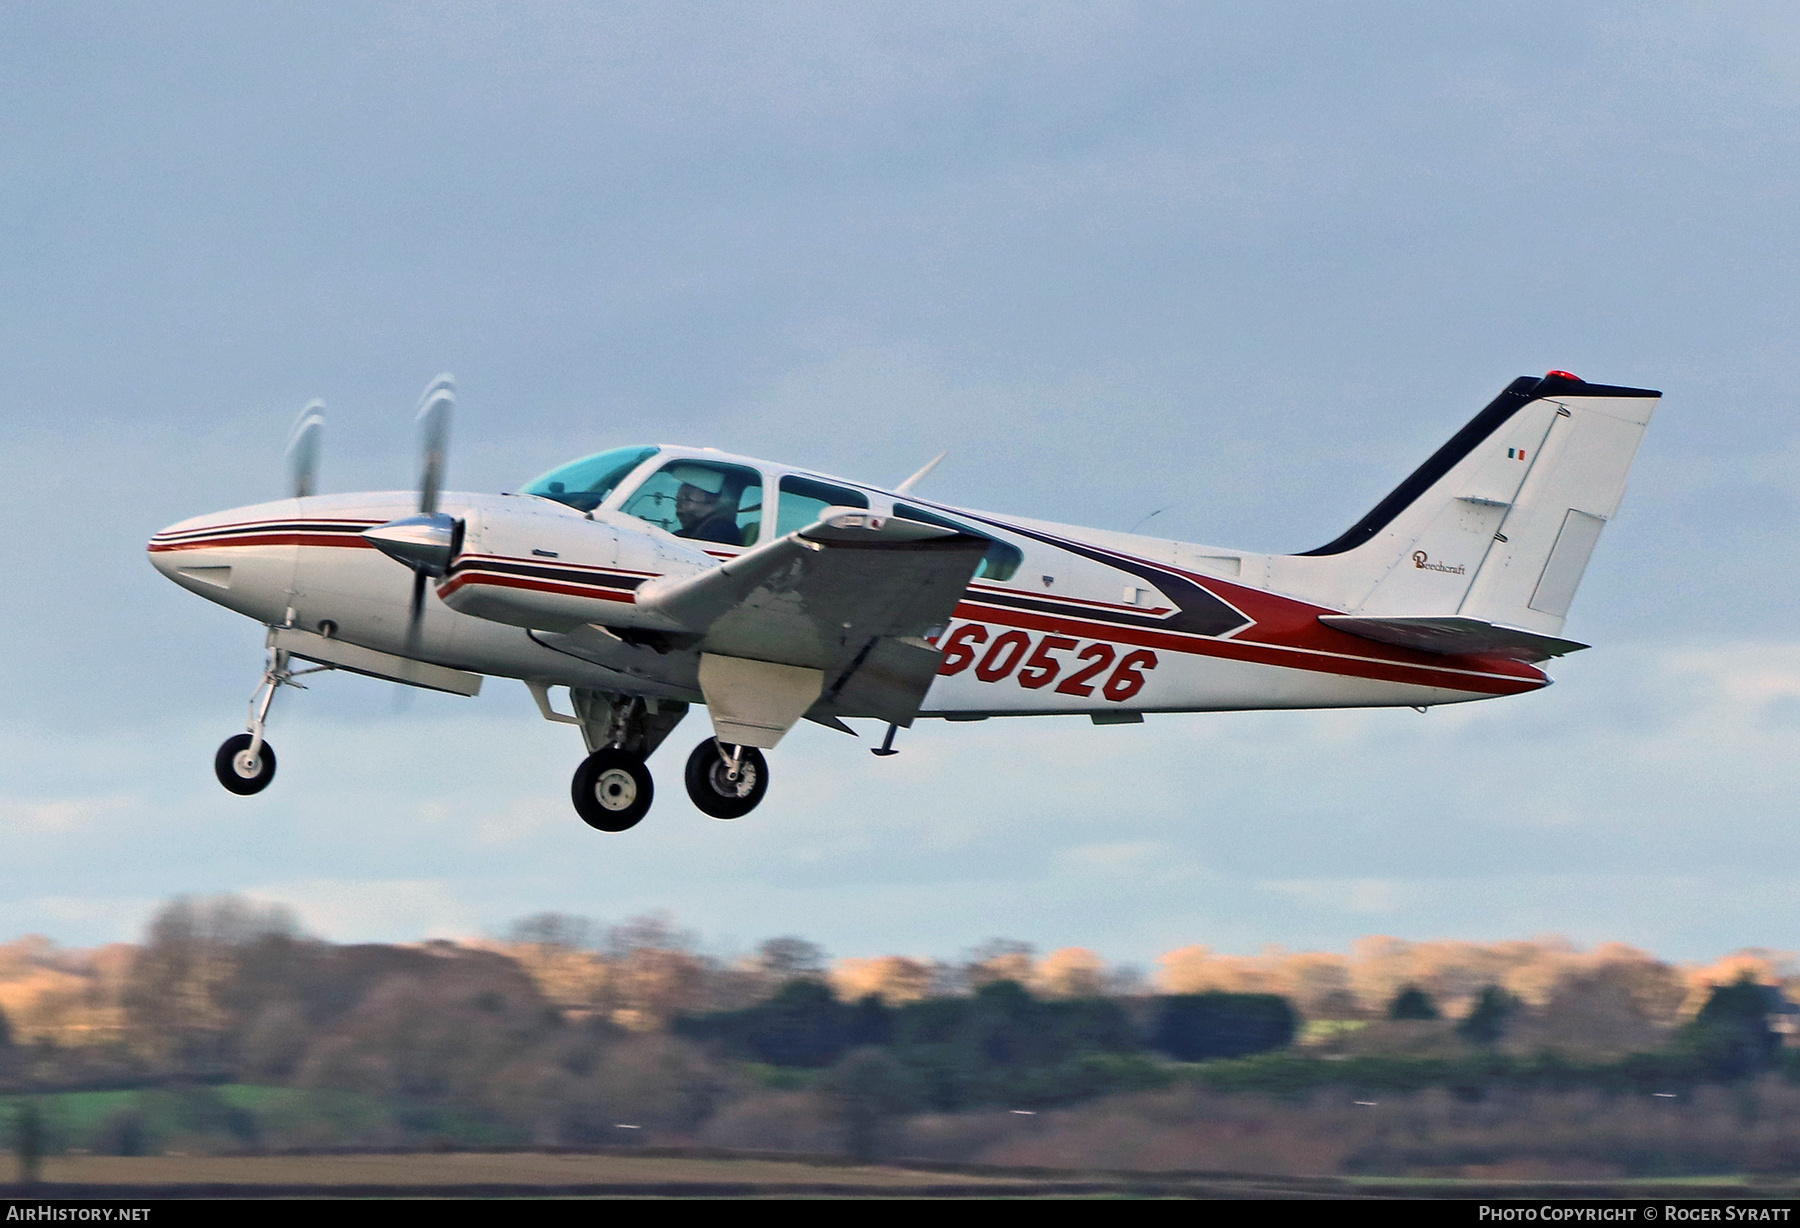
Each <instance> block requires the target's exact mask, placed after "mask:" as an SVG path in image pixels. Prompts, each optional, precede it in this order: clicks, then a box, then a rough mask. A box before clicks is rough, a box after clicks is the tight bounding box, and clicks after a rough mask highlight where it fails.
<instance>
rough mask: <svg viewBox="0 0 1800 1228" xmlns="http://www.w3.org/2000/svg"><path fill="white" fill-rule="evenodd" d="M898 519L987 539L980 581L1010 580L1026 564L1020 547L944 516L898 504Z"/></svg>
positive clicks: (978, 568)
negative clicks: (932, 525)
mask: <svg viewBox="0 0 1800 1228" xmlns="http://www.w3.org/2000/svg"><path fill="white" fill-rule="evenodd" d="M894 515H896V516H898V517H900V518H901V519H902V520H916V521H918V522H919V523H920V524H935V525H937V526H938V527H939V528H943V529H955V530H956V531H957V532H958V533H967V534H968V535H969V536H970V537H985V538H987V542H988V551H987V553H986V554H985V555H983V556H982V558H981V566H979V567H977V568H976V569H975V579H977V580H1010V579H1012V578H1013V576H1015V575H1016V574H1018V570H1019V567H1020V566H1021V565H1022V564H1023V563H1024V562H1025V553H1024V551H1022V550H1020V549H1019V548H1018V547H1017V546H1014V545H1011V544H1010V543H1008V542H1003V541H1000V540H999V539H997V538H993V537H988V535H987V534H986V533H983V532H981V531H980V530H978V529H971V528H970V527H969V526H968V525H966V524H960V523H958V522H957V521H954V520H952V519H950V518H949V517H948V516H940V515H938V514H937V513H936V512H928V511H926V510H925V509H924V508H920V507H913V506H912V505H911V504H907V503H896V504H894Z"/></svg>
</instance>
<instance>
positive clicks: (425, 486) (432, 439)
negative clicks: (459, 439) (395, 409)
mask: <svg viewBox="0 0 1800 1228" xmlns="http://www.w3.org/2000/svg"><path fill="white" fill-rule="evenodd" d="M455 407H456V381H455V380H453V379H451V378H450V376H449V375H448V374H445V375H440V376H438V377H437V378H436V379H435V380H433V381H431V387H429V388H427V389H426V390H425V395H424V396H422V397H420V398H419V414H418V417H417V418H415V419H414V421H415V422H417V423H418V426H419V511H420V512H421V513H423V514H425V515H427V516H429V515H431V514H432V513H433V512H435V511H437V507H438V494H439V493H440V492H441V491H442V490H443V489H444V465H445V461H446V458H447V455H448V453H449V450H450V411H451V410H452V409H454V408H455Z"/></svg>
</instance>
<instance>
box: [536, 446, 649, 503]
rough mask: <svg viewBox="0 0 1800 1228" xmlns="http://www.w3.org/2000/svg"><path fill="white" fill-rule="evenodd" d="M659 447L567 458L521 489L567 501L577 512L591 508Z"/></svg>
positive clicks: (618, 450)
mask: <svg viewBox="0 0 1800 1228" xmlns="http://www.w3.org/2000/svg"><path fill="white" fill-rule="evenodd" d="M658 451H659V449H657V448H641V447H640V448H614V449H613V450H612V451H610V452H600V453H596V454H595V455H593V456H584V457H582V458H581V459H580V460H577V461H570V462H569V463H568V464H566V465H563V466H561V467H559V468H556V469H552V470H551V471H550V472H549V473H546V474H545V475H544V476H543V477H541V478H539V479H538V480H537V481H535V482H533V483H531V485H529V486H527V487H526V488H525V489H524V491H523V493H524V494H528V495H539V496H541V497H543V498H545V499H554V500H556V501H557V502H558V503H566V504H568V505H569V506H570V507H572V508H574V509H575V510H576V511H578V512H591V511H593V510H594V509H595V508H597V507H599V506H600V505H601V504H602V503H604V502H606V496H608V495H610V494H612V492H613V491H614V490H615V489H617V488H618V485H619V483H620V482H623V481H624V480H625V479H626V478H627V477H629V476H630V474H631V471H632V470H633V469H636V468H637V467H638V466H639V465H641V464H643V463H644V462H645V461H646V460H648V459H649V458H650V457H652V456H655V455H656V453H657V452H658Z"/></svg>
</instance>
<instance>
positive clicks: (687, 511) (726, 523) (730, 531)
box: [668, 465, 744, 546]
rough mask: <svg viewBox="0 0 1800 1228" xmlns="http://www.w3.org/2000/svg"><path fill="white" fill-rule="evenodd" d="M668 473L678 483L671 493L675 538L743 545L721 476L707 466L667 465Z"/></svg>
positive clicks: (734, 504)
mask: <svg viewBox="0 0 1800 1228" xmlns="http://www.w3.org/2000/svg"><path fill="white" fill-rule="evenodd" d="M668 473H669V476H670V477H673V478H675V479H676V480H677V481H679V482H680V483H681V488H680V489H679V490H677V491H676V492H675V519H676V520H678V521H680V523H681V527H680V528H679V529H676V530H675V536H676V537H687V538H691V539H693V540H694V541H702V542H721V543H723V544H725V545H727V546H741V545H743V544H744V533H743V530H742V529H740V528H739V527H738V522H737V514H738V508H737V499H736V498H735V497H727V496H726V494H725V475H724V474H723V473H720V472H719V471H718V470H717V469H714V468H712V467H711V466H708V465H671V466H669V469H668Z"/></svg>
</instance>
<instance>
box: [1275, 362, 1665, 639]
mask: <svg viewBox="0 0 1800 1228" xmlns="http://www.w3.org/2000/svg"><path fill="white" fill-rule="evenodd" d="M1660 396H1661V394H1660V393H1657V392H1652V391H1649V390H1647V389H1643V388H1621V387H1615V386H1612V385H1607V384H1589V383H1585V382H1584V381H1582V380H1580V379H1577V378H1576V377H1574V376H1572V375H1570V374H1568V373H1567V372H1564V371H1552V372H1551V373H1550V374H1548V375H1546V376H1544V377H1542V378H1541V379H1539V378H1533V377H1529V376H1527V377H1522V378H1520V379H1516V380H1514V381H1513V382H1512V383H1511V384H1510V385H1508V386H1507V388H1506V391H1504V392H1502V393H1501V394H1500V395H1499V396H1498V397H1496V398H1495V399H1494V401H1493V402H1492V403H1491V404H1490V405H1488V407H1487V408H1486V409H1484V410H1482V411H1481V412H1480V413H1479V414H1477V415H1476V416H1475V418H1474V419H1473V420H1472V421H1470V423H1469V424H1468V425H1467V426H1465V427H1463V429H1462V430H1460V431H1458V432H1457V433H1456V434H1455V435H1454V436H1453V437H1452V438H1451V439H1450V441H1449V442H1448V443H1446V444H1445V445H1444V446H1443V447H1442V448H1440V449H1438V451H1437V453H1436V454H1435V455H1433V456H1432V458H1431V459H1430V460H1428V461H1426V462H1425V464H1424V465H1422V466H1420V468H1419V469H1418V471H1417V472H1415V473H1414V474H1413V475H1412V476H1411V477H1409V478H1407V479H1406V481H1404V482H1402V483H1401V484H1400V485H1399V486H1398V487H1396V488H1395V489H1394V491H1393V492H1392V493H1391V494H1389V495H1388V496H1387V498H1385V499H1383V500H1382V501H1381V502H1380V503H1379V504H1377V505H1376V506H1375V508H1374V510H1373V511H1371V512H1370V513H1369V514H1368V515H1367V516H1364V517H1363V518H1362V519H1361V520H1360V521H1358V522H1357V523H1356V524H1355V525H1354V526H1352V527H1351V528H1350V529H1349V531H1347V532H1346V533H1344V534H1343V535H1342V536H1340V537H1339V538H1337V539H1336V540H1335V541H1332V542H1330V543H1328V544H1327V545H1324V546H1321V547H1319V548H1318V549H1317V550H1309V551H1307V552H1306V553H1305V554H1304V555H1299V556H1292V560H1291V561H1292V562H1294V563H1298V562H1299V560H1300V559H1302V558H1304V559H1311V560H1317V564H1316V565H1314V566H1310V567H1307V568H1306V570H1307V571H1309V572H1313V573H1314V575H1313V578H1314V579H1315V580H1317V581H1319V582H1321V583H1319V584H1317V585H1310V586H1309V587H1318V588H1321V589H1328V590H1329V591H1330V593H1331V595H1332V597H1333V598H1334V599H1335V602H1336V603H1337V604H1341V605H1343V606H1344V608H1346V609H1348V610H1349V611H1350V612H1351V613H1352V614H1357V615H1362V616H1366V617H1381V616H1402V617H1405V616H1423V615H1452V614H1457V615H1462V616H1464V617H1467V618H1477V619H1481V620H1483V621H1485V622H1491V623H1498V624H1501V625H1504V626H1511V627H1520V628H1523V629H1525V630H1529V631H1533V632H1537V633H1539V634H1543V635H1551V636H1554V635H1556V634H1557V633H1559V632H1560V631H1561V630H1562V625H1563V620H1564V618H1565V617H1566V616H1567V614H1568V612H1569V603H1570V602H1571V601H1572V600H1573V599H1574V596H1575V588H1576V586H1577V585H1578V584H1579V583H1580V582H1581V576H1582V572H1583V571H1584V570H1586V568H1587V562H1588V556H1589V554H1590V553H1591V552H1592V550H1593V548H1594V543H1595V542H1596V541H1597V540H1598V539H1599V536H1600V530H1601V529H1602V528H1604V527H1605V525H1606V522H1607V521H1608V520H1610V519H1611V518H1612V516H1613V515H1614V513H1615V512H1617V510H1618V507H1619V500H1620V499H1621V498H1622V497H1623V496H1624V493H1625V479H1626V475H1627V474H1628V473H1629V472H1630V469H1631V462H1632V459H1633V458H1634V457H1635V456H1636V455H1637V448H1638V443H1639V442H1640V441H1641V440H1642V439H1643V436H1644V428H1645V427H1646V426H1647V425H1648V424H1649V421H1650V415H1651V413H1652V412H1653V411H1654V410H1655V408H1656V404H1657V400H1658V398H1659V397H1660ZM1325 564H1330V566H1328V567H1327V566H1323V565H1325Z"/></svg>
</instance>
